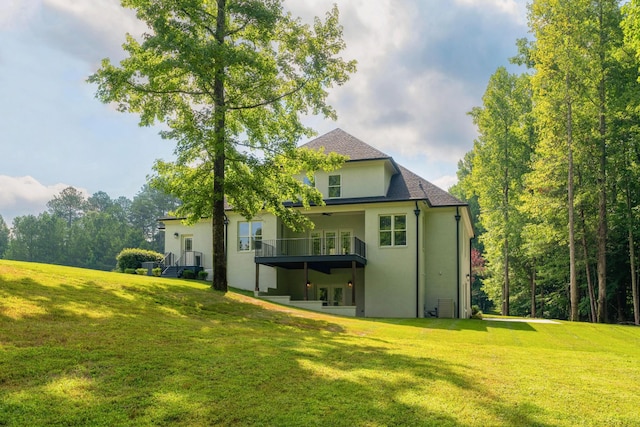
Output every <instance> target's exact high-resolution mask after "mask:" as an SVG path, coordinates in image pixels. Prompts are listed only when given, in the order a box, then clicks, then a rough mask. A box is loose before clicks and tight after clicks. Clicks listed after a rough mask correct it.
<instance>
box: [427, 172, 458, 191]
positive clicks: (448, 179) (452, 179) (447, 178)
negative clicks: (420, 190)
mask: <svg viewBox="0 0 640 427" xmlns="http://www.w3.org/2000/svg"><path fill="white" fill-rule="evenodd" d="M431 183H432V184H433V185H436V186H438V187H440V188H442V189H443V190H446V191H448V190H449V189H450V188H451V187H452V186H454V185H455V184H457V183H458V178H457V177H456V176H452V175H444V176H441V177H440V178H436V179H434V180H433V181H431Z"/></svg>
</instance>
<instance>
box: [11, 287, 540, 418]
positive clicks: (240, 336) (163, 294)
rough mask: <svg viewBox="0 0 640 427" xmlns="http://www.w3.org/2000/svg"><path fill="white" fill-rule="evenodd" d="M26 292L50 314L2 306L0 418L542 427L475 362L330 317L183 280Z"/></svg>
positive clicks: (22, 290) (16, 293)
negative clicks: (405, 344) (357, 331)
mask: <svg viewBox="0 0 640 427" xmlns="http://www.w3.org/2000/svg"><path fill="white" fill-rule="evenodd" d="M0 283H5V282H3V280H2V277H0ZM17 285H18V286H16V283H14V284H13V285H12V286H11V287H3V288H2V289H1V291H2V295H3V296H12V297H16V298H19V299H22V300H26V301H29V302H30V303H32V304H35V305H37V306H38V307H41V308H43V309H44V313H41V314H33V315H26V314H25V316H24V317H18V318H14V317H11V316H9V315H7V314H6V311H5V310H2V311H0V325H1V326H2V327H1V328H0V338H1V339H0V342H2V344H3V346H4V348H3V352H2V354H1V355H0V372H1V373H0V384H2V386H3V387H2V390H1V391H0V402H3V403H0V424H8V425H11V424H14V425H20V424H65V423H66V424H69V423H71V424H73V423H80V424H94V423H97V424H101V423H102V424H104V423H105V420H107V421H106V423H107V424H120V425H127V424H129V425H139V424H143V425H169V424H184V425H215V424H221V425H281V426H284V425H336V426H340V425H350V426H351V425H438V426H447V425H448V426H466V425H488V424H490V425H541V426H542V425H543V424H541V423H539V422H537V421H536V418H535V417H536V416H539V415H540V414H543V413H544V410H543V409H542V408H539V407H536V406H535V405H533V404H531V403H529V402H525V403H524V404H523V405H519V406H518V407H517V408H511V407H510V406H509V405H507V404H505V403H504V402H500V401H499V398H498V397H497V396H494V395H492V393H491V391H490V390H487V389H485V388H483V387H481V386H480V385H479V384H478V383H477V381H475V380H474V372H473V371H472V369H470V368H469V367H467V366H462V365H452V364H451V363H449V362H447V361H446V360H442V359H437V358H432V357H429V356H428V355H426V354H425V355H420V356H412V355H407V354H401V351H398V349H397V348H394V347H393V346H391V345H390V344H389V343H385V342H383V341H380V340H375V339H372V338H368V337H356V336H352V335H349V334H347V333H346V331H345V329H344V328H343V327H342V326H341V325H339V324H337V323H332V322H328V321H326V320H320V319H308V318H303V317H299V316H294V315H290V314H288V313H287V312H286V311H284V310H283V311H273V310H271V309H265V308H263V307H262V306H259V305H255V304H251V303H243V302H238V301H235V300H231V299H229V298H225V297H224V296H222V294H219V293H216V292H213V291H208V290H200V291H195V292H192V290H191V289H189V288H185V286H184V285H183V284H179V283H176V284H175V285H173V284H170V283H169V284H168V283H165V282H162V283H159V284H154V283H153V282H150V284H149V286H148V288H142V289H141V288H140V286H139V285H135V286H131V287H128V286H127V285H124V286H123V287H121V288H114V289H111V288H108V287H99V286H98V285H96V284H95V283H94V282H90V281H87V282H85V283H84V284H82V283H74V284H64V283H60V284H58V285H55V286H53V287H52V286H49V285H43V284H41V283H38V282H37V281H36V280H33V279H30V278H23V279H20V282H19V283H17ZM97 286H98V287H99V289H98V288H97ZM0 308H1V306H0ZM101 310H102V311H103V312H104V313H102V314H103V315H100V311H101ZM2 313H4V314H2ZM410 326H419V324H416V325H410ZM421 327H429V326H428V325H427V326H421ZM2 330H4V331H5V332H2Z"/></svg>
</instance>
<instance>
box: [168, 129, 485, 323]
mask: <svg viewBox="0 0 640 427" xmlns="http://www.w3.org/2000/svg"><path fill="white" fill-rule="evenodd" d="M304 147H307V148H310V149H319V148H321V147H324V150H325V152H327V153H328V152H337V153H339V154H343V155H346V156H348V157H349V160H348V161H347V162H345V163H344V165H343V166H342V167H341V168H340V169H339V170H336V171H333V172H328V173H327V172H322V171H320V172H316V174H315V186H316V188H317V189H318V190H319V191H320V192H321V193H322V194H323V196H324V200H325V203H326V205H325V206H313V207H311V209H309V210H305V211H304V214H305V215H308V216H309V218H310V219H311V220H312V221H313V223H314V224H315V228H314V229H312V230H309V231H307V232H303V233H296V232H293V231H292V230H290V229H288V228H287V227H286V226H285V225H284V224H283V223H282V222H281V221H280V219H279V218H277V217H275V216H274V215H272V214H270V213H262V214H259V215H257V216H256V217H254V218H252V219H251V220H250V221H248V220H246V219H245V218H243V217H242V216H241V215H239V214H237V213H235V212H234V211H233V210H232V209H231V208H229V209H228V210H227V213H226V214H227V218H228V224H227V233H226V242H227V246H226V247H227V263H228V264H227V266H228V282H229V286H232V287H236V288H240V289H247V290H255V291H256V295H258V296H261V297H263V298H267V299H272V300H274V301H279V302H281V303H286V304H291V305H297V306H300V307H306V308H309V309H312V310H318V311H325V312H328V313H338V314H342V315H347V316H359V317H405V318H408V317H427V316H437V317H462V318H466V317H469V316H470V315H471V290H470V280H469V278H470V273H471V272H470V260H471V258H470V252H471V249H470V248H471V239H472V238H473V237H474V231H473V227H472V224H471V217H470V213H469V208H468V206H467V204H465V203H463V202H461V201H460V200H458V199H456V198H455V197H453V196H452V195H450V194H449V193H447V192H446V191H444V190H442V189H440V188H438V187H436V186H435V185H433V184H431V183H429V182H427V181H426V180H424V179H422V178H420V177H419V176H417V175H416V174H414V173H413V172H411V171H409V170H407V169H406V168H404V167H402V166H400V165H398V164H397V163H396V162H395V161H394V160H393V158H391V157H390V156H388V155H386V154H384V153H382V152H381V151H379V150H377V149H375V148H373V147H372V146H370V145H368V144H366V143H364V142H363V141H361V140H359V139H357V138H355V137H353V136H351V135H349V134H348V133H346V132H344V131H343V130H341V129H335V130H333V131H331V132H329V133H327V134H325V135H323V136H320V137H318V138H316V139H314V140H312V141H310V142H308V143H307V144H305V145H304ZM300 179H304V177H303V176H300ZM294 207H295V206H294ZM163 222H164V225H165V230H166V236H167V238H166V239H165V241H166V244H165V245H166V246H165V250H166V252H167V254H169V258H173V260H174V262H173V264H178V265H194V266H201V267H202V268H203V269H205V270H208V271H212V260H211V248H212V241H211V234H212V233H211V222H210V220H207V219H203V220H201V221H200V222H199V223H197V224H195V225H193V226H186V225H184V224H182V222H181V221H180V220H179V219H176V218H165V219H163Z"/></svg>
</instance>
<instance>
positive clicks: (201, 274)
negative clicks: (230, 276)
mask: <svg viewBox="0 0 640 427" xmlns="http://www.w3.org/2000/svg"><path fill="white" fill-rule="evenodd" d="M208 275H209V273H207V272H206V271H204V270H200V271H198V279H200V280H207V276H208Z"/></svg>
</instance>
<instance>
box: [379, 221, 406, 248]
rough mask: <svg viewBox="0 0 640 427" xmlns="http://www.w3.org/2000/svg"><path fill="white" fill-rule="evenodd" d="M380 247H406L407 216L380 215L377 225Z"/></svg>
mask: <svg viewBox="0 0 640 427" xmlns="http://www.w3.org/2000/svg"><path fill="white" fill-rule="evenodd" d="M378 230H379V233H380V237H379V243H380V246H385V247H389V246H406V245H407V216H406V215H380V223H379V229H378Z"/></svg>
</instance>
